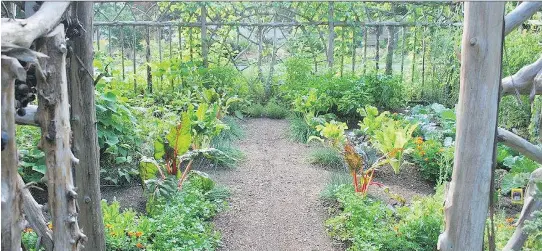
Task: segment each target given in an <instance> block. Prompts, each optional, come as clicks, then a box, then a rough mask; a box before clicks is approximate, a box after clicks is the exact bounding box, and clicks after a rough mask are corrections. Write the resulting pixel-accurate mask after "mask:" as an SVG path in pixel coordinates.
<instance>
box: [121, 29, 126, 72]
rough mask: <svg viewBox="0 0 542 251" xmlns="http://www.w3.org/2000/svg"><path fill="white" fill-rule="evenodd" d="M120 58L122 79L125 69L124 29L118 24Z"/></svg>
mask: <svg viewBox="0 0 542 251" xmlns="http://www.w3.org/2000/svg"><path fill="white" fill-rule="evenodd" d="M120 58H121V64H122V80H123V81H124V78H125V69H124V29H123V26H120Z"/></svg>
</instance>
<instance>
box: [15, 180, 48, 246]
mask: <svg viewBox="0 0 542 251" xmlns="http://www.w3.org/2000/svg"><path fill="white" fill-rule="evenodd" d="M18 178H19V179H18V183H19V186H20V187H23V189H21V200H22V201H23V211H24V215H25V217H26V219H27V220H28V223H29V224H30V227H32V230H34V231H35V232H36V233H37V234H38V236H39V237H40V238H41V241H40V242H41V244H42V245H43V246H44V247H45V250H47V251H51V250H53V246H54V245H53V231H51V230H50V229H49V228H48V227H47V222H46V221H45V217H44V216H43V212H42V210H41V209H42V206H41V205H40V204H38V202H36V200H34V197H32V194H30V191H29V190H28V188H26V187H25V184H24V181H23V178H21V176H20V175H19V177H18Z"/></svg>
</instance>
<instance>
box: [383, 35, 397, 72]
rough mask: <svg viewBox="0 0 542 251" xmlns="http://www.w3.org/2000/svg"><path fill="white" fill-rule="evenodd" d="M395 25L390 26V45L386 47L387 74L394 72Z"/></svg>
mask: <svg viewBox="0 0 542 251" xmlns="http://www.w3.org/2000/svg"><path fill="white" fill-rule="evenodd" d="M394 38H395V27H393V26H388V46H387V48H386V50H387V54H386V72H385V73H386V75H391V74H392V72H393V69H392V67H393V49H394V47H395V39H394Z"/></svg>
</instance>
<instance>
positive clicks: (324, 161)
mask: <svg viewBox="0 0 542 251" xmlns="http://www.w3.org/2000/svg"><path fill="white" fill-rule="evenodd" d="M309 161H310V163H311V164H316V165H319V166H322V167H326V168H329V169H333V170H342V169H343V168H344V160H343V157H342V155H341V154H340V153H339V152H338V151H337V150H335V149H333V148H330V147H321V148H317V149H315V150H313V151H312V152H311V153H310V156H309Z"/></svg>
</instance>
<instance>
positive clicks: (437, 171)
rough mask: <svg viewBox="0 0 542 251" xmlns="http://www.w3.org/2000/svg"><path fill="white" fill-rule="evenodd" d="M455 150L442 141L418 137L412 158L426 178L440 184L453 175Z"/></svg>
mask: <svg viewBox="0 0 542 251" xmlns="http://www.w3.org/2000/svg"><path fill="white" fill-rule="evenodd" d="M453 152H454V149H453V148H452V147H444V146H443V145H442V143H440V141H436V140H433V139H430V140H427V141H423V140H422V139H421V138H417V139H416V149H415V150H414V153H413V154H412V159H413V161H414V163H416V165H417V166H418V167H419V170H420V172H421V174H422V177H423V178H424V179H426V180H428V181H430V182H434V183H437V184H438V183H439V182H442V181H447V180H449V179H450V178H451V177H452V169H453V156H454V155H453Z"/></svg>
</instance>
